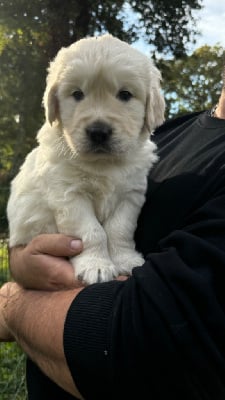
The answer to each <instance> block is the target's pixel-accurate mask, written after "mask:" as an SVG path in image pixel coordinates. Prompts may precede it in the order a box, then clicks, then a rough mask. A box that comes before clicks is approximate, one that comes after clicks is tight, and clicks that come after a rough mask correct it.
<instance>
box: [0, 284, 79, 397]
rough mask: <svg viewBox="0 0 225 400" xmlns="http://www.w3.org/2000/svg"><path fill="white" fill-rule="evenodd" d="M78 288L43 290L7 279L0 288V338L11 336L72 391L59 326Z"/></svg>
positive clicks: (33, 358) (55, 379)
mask: <svg viewBox="0 0 225 400" xmlns="http://www.w3.org/2000/svg"><path fill="white" fill-rule="evenodd" d="M81 290H82V289H81V288H79V289H73V290H67V291H57V292H44V291H30V290H24V289H22V288H21V287H20V286H19V285H17V284H16V283H7V284H5V285H4V286H3V287H2V288H1V290H0V341H1V340H4V341H6V340H13V339H15V340H16V341H17V343H18V344H19V345H20V346H21V347H22V349H23V350H24V351H25V352H26V353H27V354H28V355H29V357H30V358H31V359H32V360H33V361H34V362H35V363H36V364H37V365H38V366H39V368H40V369H41V370H42V371H43V372H44V373H45V374H46V375H47V376H48V377H49V378H50V379H51V380H52V381H54V382H55V383H57V385H59V386H61V387H62V388H63V389H64V390H66V391H68V392H69V393H71V394H73V395H75V396H76V397H77V398H78V399H82V396H81V395H80V393H79V392H78V390H77V388H76V386H75V383H74V381H73V379H72V377H71V374H70V371H69V368H68V366H67V362H66V359H65V355H64V349H63V330H64V323H65V318H66V315H67V311H68V309H69V307H70V304H71V302H72V301H73V300H74V298H76V296H77V295H78V293H79V292H80V291H81Z"/></svg>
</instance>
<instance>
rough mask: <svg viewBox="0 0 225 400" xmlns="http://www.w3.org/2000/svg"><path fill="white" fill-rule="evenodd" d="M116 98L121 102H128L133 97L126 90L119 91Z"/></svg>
mask: <svg viewBox="0 0 225 400" xmlns="http://www.w3.org/2000/svg"><path fill="white" fill-rule="evenodd" d="M116 97H117V98H118V99H119V100H121V101H129V100H130V99H131V98H132V97H133V95H132V93H130V92H129V91H128V90H120V91H119V92H118V93H117V96H116Z"/></svg>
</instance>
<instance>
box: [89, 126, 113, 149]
mask: <svg viewBox="0 0 225 400" xmlns="http://www.w3.org/2000/svg"><path fill="white" fill-rule="evenodd" d="M86 133H87V135H88V137H89V138H90V139H91V141H92V143H94V144H103V143H105V142H107V141H108V140H109V137H110V136H111V135H112V128H111V126H110V125H108V124H106V123H105V122H100V121H99V122H94V123H93V124H91V125H89V126H88V127H87V128H86Z"/></svg>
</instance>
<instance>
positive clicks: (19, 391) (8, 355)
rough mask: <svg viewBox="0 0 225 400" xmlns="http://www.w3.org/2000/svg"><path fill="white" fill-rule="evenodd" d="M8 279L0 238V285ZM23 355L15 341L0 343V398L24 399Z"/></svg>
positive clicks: (5, 246)
mask: <svg viewBox="0 0 225 400" xmlns="http://www.w3.org/2000/svg"><path fill="white" fill-rule="evenodd" d="M9 279H10V273H9V263H8V244H7V240H6V239H0V286H2V285H3V283H4V282H6V281H7V280H9ZM26 399H27V394H26V383H25V355H24V354H23V352H22V351H21V349H20V348H19V347H18V346H17V344H16V343H0V400H26Z"/></svg>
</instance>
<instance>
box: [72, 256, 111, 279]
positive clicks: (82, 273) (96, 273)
mask: <svg viewBox="0 0 225 400" xmlns="http://www.w3.org/2000/svg"><path fill="white" fill-rule="evenodd" d="M71 262H72V265H73V267H74V271H75V276H76V277H77V278H78V279H79V280H81V281H84V282H85V283H87V284H88V285H90V284H92V283H97V282H107V281H111V280H112V279H114V278H116V277H117V276H118V270H117V268H116V266H115V265H114V264H113V263H112V261H111V260H110V259H107V258H100V257H91V256H90V255H85V254H80V255H79V256H76V257H73V258H72V259H71Z"/></svg>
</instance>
